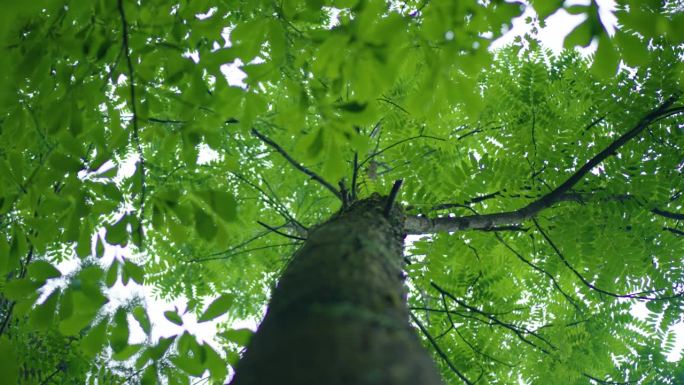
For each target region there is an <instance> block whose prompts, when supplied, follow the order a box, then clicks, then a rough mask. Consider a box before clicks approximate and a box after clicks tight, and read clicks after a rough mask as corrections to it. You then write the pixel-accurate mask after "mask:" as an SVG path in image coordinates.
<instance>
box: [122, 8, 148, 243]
mask: <svg viewBox="0 0 684 385" xmlns="http://www.w3.org/2000/svg"><path fill="white" fill-rule="evenodd" d="M118 7H119V14H120V15H121V40H122V44H123V54H124V56H125V57H126V64H127V65H128V78H129V79H128V84H129V89H130V97H131V113H132V114H133V121H132V122H133V141H134V142H135V147H136V151H137V152H138V157H139V158H140V213H139V218H138V220H139V225H138V235H139V237H140V242H141V244H142V239H143V233H142V231H143V230H142V221H143V218H144V216H145V157H144V155H143V152H142V145H141V144H140V127H139V126H138V112H137V107H136V95H135V72H134V70H133V61H132V60H131V50H130V47H129V46H128V21H127V20H126V13H125V12H124V5H123V0H119V1H118Z"/></svg>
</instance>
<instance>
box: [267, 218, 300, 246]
mask: <svg viewBox="0 0 684 385" xmlns="http://www.w3.org/2000/svg"><path fill="white" fill-rule="evenodd" d="M257 223H258V224H260V225H261V226H263V227H265V228H266V229H268V230H271V231H272V232H274V233H276V234H278V235H282V236H283V237H285V238H290V239H296V240H298V241H306V238H302V237H298V236H296V235H290V234H288V233H284V232H282V231H280V230H278V228H276V227H272V226H269V225H267V224H265V223H264V222H262V221H257ZM286 225H287V224H286ZM280 227H283V226H280Z"/></svg>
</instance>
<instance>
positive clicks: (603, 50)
mask: <svg viewBox="0 0 684 385" xmlns="http://www.w3.org/2000/svg"><path fill="white" fill-rule="evenodd" d="M619 62H620V57H619V55H618V53H617V51H616V50H615V47H613V42H612V41H611V40H610V38H609V37H608V36H607V35H605V34H601V35H600V36H599V39H598V48H597V49H596V54H595V55H594V63H593V65H592V66H591V70H592V72H593V73H594V74H596V76H598V77H601V78H608V77H612V76H614V75H615V73H616V72H617V68H618V64H619Z"/></svg>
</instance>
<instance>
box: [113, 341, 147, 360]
mask: <svg viewBox="0 0 684 385" xmlns="http://www.w3.org/2000/svg"><path fill="white" fill-rule="evenodd" d="M142 346H143V345H141V344H134V345H126V347H125V348H123V349H122V350H120V351H118V352H116V353H114V354H113V355H112V358H113V359H115V360H116V361H126V360H128V359H129V358H131V357H133V355H134V354H135V353H137V352H138V351H140V348H142Z"/></svg>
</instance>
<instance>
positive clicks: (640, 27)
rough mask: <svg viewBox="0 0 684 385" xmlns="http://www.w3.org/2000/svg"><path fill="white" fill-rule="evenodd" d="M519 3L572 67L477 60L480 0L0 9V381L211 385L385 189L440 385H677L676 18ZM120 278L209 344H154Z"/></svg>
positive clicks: (491, 23) (674, 7) (679, 183)
mask: <svg viewBox="0 0 684 385" xmlns="http://www.w3.org/2000/svg"><path fill="white" fill-rule="evenodd" d="M531 3H532V5H531V6H532V7H534V9H535V10H536V15H537V16H534V17H530V19H529V20H528V23H530V24H532V27H533V30H534V29H538V28H540V27H542V26H543V25H544V23H545V19H547V18H548V17H549V16H550V15H552V14H554V13H556V12H563V11H567V12H569V13H571V14H580V15H585V16H586V18H585V20H584V21H582V22H581V23H580V24H579V25H578V26H577V27H576V28H575V29H574V30H573V31H572V32H571V33H570V34H569V35H568V36H567V37H566V38H565V45H566V47H567V48H568V50H566V51H564V52H562V53H560V54H553V53H551V52H548V51H546V50H545V49H543V48H541V47H540V46H539V42H538V41H537V40H536V37H535V36H534V32H531V33H530V34H528V35H526V36H524V37H522V38H519V39H518V40H516V42H515V43H514V44H513V45H511V46H509V47H506V48H503V49H501V50H498V51H495V52H492V51H491V50H490V49H489V48H490V44H491V43H492V41H494V40H495V39H497V38H498V37H500V36H501V35H502V34H503V33H504V31H506V30H508V29H509V28H510V27H511V25H512V24H511V23H512V20H513V19H514V18H515V17H518V16H519V15H521V14H522V13H523V11H524V7H525V6H524V5H522V4H521V3H517V2H505V1H500V0H491V1H475V0H465V1H458V2H454V1H449V0H430V1H424V0H420V1H418V0H406V1H383V0H319V1H301V0H292V1H283V2H278V1H265V0H250V1H237V2H209V1H168V0H155V1H149V2H138V1H132V0H117V1H92V2H87V1H82V2H78V1H58V0H39V1H23V2H8V3H7V4H3V6H4V7H3V12H1V13H0V42H1V43H2V44H0V224H1V225H0V374H2V376H3V378H4V379H6V380H7V381H9V383H15V382H16V381H17V380H16V379H18V378H21V379H22V381H24V383H26V384H42V383H45V382H46V381H50V379H52V381H54V382H59V381H63V380H65V379H69V380H70V381H74V382H77V383H89V384H105V383H107V384H109V383H123V382H125V383H140V384H154V383H158V382H164V383H169V384H179V385H180V384H184V385H185V384H189V383H190V379H191V378H192V377H200V376H202V375H204V374H205V373H206V372H208V373H209V376H210V378H211V381H212V382H213V383H216V384H220V383H223V382H222V381H224V379H225V378H226V377H227V376H228V371H227V367H228V366H231V367H232V366H234V365H235V364H236V362H237V361H238V360H239V357H240V356H239V352H238V351H236V350H234V349H235V348H236V347H239V346H243V345H245V344H246V342H247V341H248V340H249V338H250V333H249V332H248V331H247V330H244V329H233V328H232V326H231V322H232V321H234V320H237V319H258V318H259V317H260V316H261V313H262V312H263V307H264V304H265V302H266V299H267V297H268V293H269V290H270V287H271V286H272V285H273V284H275V282H276V281H277V279H278V277H279V274H280V272H281V271H282V269H283V267H284V266H285V265H286V264H287V262H288V261H289V256H290V255H291V254H292V252H293V251H294V250H295V249H296V248H297V247H298V246H299V245H300V244H301V241H302V239H303V238H305V237H306V232H307V229H308V228H311V227H312V226H315V225H316V224H318V223H320V222H321V221H323V220H324V219H326V218H328V217H329V216H330V215H331V214H333V213H334V212H336V211H337V210H338V209H339V208H340V205H341V204H343V202H340V199H342V200H344V199H359V198H362V197H366V196H370V195H371V194H372V193H376V192H377V193H381V194H387V193H388V192H389V191H390V189H391V187H392V185H393V183H394V181H396V180H399V179H402V180H403V181H404V184H403V186H402V188H401V190H400V196H399V200H398V201H399V202H401V204H402V205H403V206H404V208H405V211H406V213H407V216H409V217H410V218H412V220H413V221H414V222H411V223H418V224H426V223H427V225H425V226H423V225H421V226H423V227H420V226H418V227H415V229H414V230H415V231H413V232H414V233H416V234H419V235H418V236H416V237H414V238H411V241H410V242H407V248H406V260H407V261H408V265H407V267H406V272H407V274H408V277H409V282H410V285H409V286H410V295H409V303H410V305H411V308H412V311H413V316H414V319H415V320H416V322H420V324H421V325H424V326H425V327H424V328H423V327H421V328H420V329H421V331H422V332H424V333H425V334H426V335H430V336H431V338H427V336H426V338H425V339H424V342H425V344H426V346H427V347H428V348H430V349H433V351H436V350H434V345H432V344H431V341H436V343H437V344H438V346H439V347H440V350H441V351H442V352H444V353H445V356H440V355H437V354H436V355H435V361H436V362H437V363H438V365H439V366H440V369H441V370H442V372H443V377H444V379H445V382H447V383H449V384H460V383H463V381H462V378H466V379H470V381H472V382H478V383H482V384H502V383H525V384H549V383H565V384H587V383H591V384H616V383H638V384H675V383H681V382H682V381H684V365H683V364H682V362H683V361H682V360H681V354H679V355H678V356H677V352H675V351H674V349H675V334H674V331H673V326H674V325H676V324H678V323H681V322H682V321H684V319H683V318H682V314H683V311H682V310H683V306H684V305H683V302H682V301H683V300H682V296H681V294H682V292H683V291H684V264H683V263H682V255H683V253H684V227H682V225H683V221H684V203H683V202H684V198H683V193H682V192H683V191H684V178H683V177H682V176H683V175H682V173H683V163H682V161H683V159H682V154H684V149H683V147H684V132H683V131H682V126H683V124H684V122H683V121H682V117H681V116H682V112H684V104H683V101H682V99H681V92H682V84H683V82H684V65H683V64H682V60H681V59H682V54H683V52H682V43H684V42H683V41H682V38H683V37H684V31H682V28H683V26H684V20H683V16H682V15H684V13H682V4H681V2H679V1H663V2H654V1H642V0H625V1H621V2H619V4H618V6H617V10H616V11H615V16H616V17H617V22H618V26H617V32H616V33H615V34H609V33H608V32H607V31H608V30H609V28H607V27H606V26H604V24H603V21H602V19H601V17H599V7H598V5H597V3H596V2H591V4H590V5H586V6H585V5H580V6H577V5H573V6H570V5H565V3H564V2H562V1H541V0H540V1H532V2H531ZM592 42H595V43H596V44H597V49H596V53H595V54H594V55H593V56H592V57H590V58H584V57H582V56H580V55H579V54H578V53H576V52H574V51H572V48H574V47H575V46H587V45H590V44H591V43H592ZM231 68H232V69H231ZM240 74H242V81H237V80H236V77H238V75H240ZM632 133H633V134H632ZM624 138H626V139H625V140H624V141H623V139H624ZM593 160H596V162H594V163H595V164H594V163H592V161H593ZM549 197H550V198H549ZM504 219H506V220H507V221H506V220H504ZM494 220H496V221H498V222H497V224H493V223H494V222H492V221H494ZM488 221H489V222H488ZM434 223H441V224H442V226H443V227H442V228H441V230H440V229H437V228H436V227H430V226H432V225H431V224H434ZM478 223H479V224H478ZM426 226H427V227H426ZM117 253H118V254H117ZM122 255H123V256H122ZM69 264H71V266H74V265H75V266H76V267H75V268H73V269H71V270H68V269H67V268H66V266H69ZM143 283H144V284H145V285H146V287H148V288H152V289H151V290H154V293H155V294H156V295H157V296H159V297H161V298H165V299H169V300H171V299H178V298H185V299H186V300H187V302H188V310H189V311H191V312H194V313H197V314H201V315H200V316H199V321H210V320H213V319H214V318H217V317H219V316H220V315H223V314H228V317H226V318H228V320H227V321H221V322H220V323H219V325H218V329H219V333H218V335H219V336H221V337H223V338H222V339H217V340H216V341H215V343H216V344H215V345H211V346H210V345H209V344H207V343H204V342H199V341H198V340H197V339H196V338H195V337H194V336H193V335H191V334H189V333H187V332H184V333H183V334H181V335H179V336H166V337H163V338H159V337H158V335H156V334H154V330H155V328H156V325H155V323H154V322H153V320H154V319H155V317H154V314H150V313H149V311H150V309H148V308H146V306H145V304H144V302H143V301H141V300H140V299H132V300H127V301H124V302H116V301H115V300H114V299H115V297H116V295H115V294H116V293H117V290H118V292H121V291H122V290H123V291H127V290H129V289H131V288H133V287H137V286H139V285H142V284H143ZM218 293H222V295H221V296H219V298H218V299H216V300H214V301H213V302H212V301H211V300H206V299H207V298H215V297H216V296H217V295H218ZM207 303H210V304H208V306H207ZM636 308H638V309H641V313H640V314H641V315H640V314H637V312H635V309H636ZM203 309H206V310H204V312H202V310H203ZM644 314H645V317H644V316H642V315H644ZM129 316H130V317H129ZM163 316H164V317H165V318H166V319H168V320H169V321H170V322H173V323H175V324H177V325H181V326H182V325H183V319H182V318H181V316H180V314H178V312H177V311H166V312H163ZM157 318H158V317H157ZM133 321H136V323H135V324H134V323H133ZM138 326H139V327H140V329H142V332H141V333H142V334H143V335H144V336H145V337H144V338H142V339H139V340H135V338H134V334H135V333H137V332H136V330H138ZM153 336H154V337H153ZM215 348H216V349H217V350H218V351H217V350H215ZM667 356H670V357H672V356H675V357H679V358H678V359H679V361H676V362H672V361H668V360H667ZM112 358H113V359H114V360H112ZM446 360H449V361H451V362H455V363H456V368H457V370H458V371H459V375H455V373H454V371H453V368H452V367H451V366H450V365H449V364H448V363H447V362H446Z"/></svg>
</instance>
